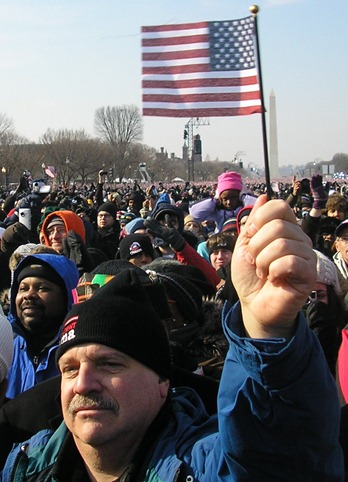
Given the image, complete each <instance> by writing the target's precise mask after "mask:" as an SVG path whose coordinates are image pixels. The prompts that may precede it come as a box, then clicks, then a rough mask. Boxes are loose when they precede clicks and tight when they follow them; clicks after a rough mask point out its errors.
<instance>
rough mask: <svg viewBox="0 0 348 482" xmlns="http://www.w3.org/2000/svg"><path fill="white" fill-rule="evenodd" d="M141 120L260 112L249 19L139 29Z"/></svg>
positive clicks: (252, 20)
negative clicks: (140, 41)
mask: <svg viewBox="0 0 348 482" xmlns="http://www.w3.org/2000/svg"><path fill="white" fill-rule="evenodd" d="M142 87H143V115H147V116H162V117H220V116H235V115H248V114H254V113H260V112H262V106H261V96H260V87H259V83H258V77H257V67H256V61H255V55H254V19H253V17H252V16H250V17H246V18H241V19H237V20H229V21H216V22H198V23H186V24H178V25H159V26H154V27H142Z"/></svg>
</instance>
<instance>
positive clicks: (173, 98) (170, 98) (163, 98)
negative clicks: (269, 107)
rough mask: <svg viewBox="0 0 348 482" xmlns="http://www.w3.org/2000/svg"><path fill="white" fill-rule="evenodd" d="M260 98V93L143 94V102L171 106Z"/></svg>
mask: <svg viewBox="0 0 348 482" xmlns="http://www.w3.org/2000/svg"><path fill="white" fill-rule="evenodd" d="M259 98H260V93H259V92H258V91H256V92H237V93H228V92H226V93H217V94H185V95H162V94H161V95H156V94H144V95H143V102H169V103H173V104H181V103H182V104H185V103H186V102H217V103H218V102H239V101H243V100H256V99H259Z"/></svg>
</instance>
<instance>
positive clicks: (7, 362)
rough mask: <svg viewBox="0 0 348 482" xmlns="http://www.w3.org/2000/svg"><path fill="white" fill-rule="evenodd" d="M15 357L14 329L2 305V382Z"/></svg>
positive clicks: (0, 363)
mask: <svg viewBox="0 0 348 482" xmlns="http://www.w3.org/2000/svg"><path fill="white" fill-rule="evenodd" d="M12 358H13V331H12V327H11V323H10V322H9V321H8V319H7V318H6V316H5V315H4V312H3V310H2V307H1V306H0V382H2V381H3V380H4V379H5V378H6V377H7V374H8V371H9V368H10V366H11V363H12Z"/></svg>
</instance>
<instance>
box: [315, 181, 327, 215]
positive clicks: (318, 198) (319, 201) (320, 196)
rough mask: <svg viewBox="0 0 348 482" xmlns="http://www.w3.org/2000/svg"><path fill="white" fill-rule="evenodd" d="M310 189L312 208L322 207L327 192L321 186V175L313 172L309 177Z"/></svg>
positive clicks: (323, 206) (324, 204)
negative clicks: (310, 177) (312, 199)
mask: <svg viewBox="0 0 348 482" xmlns="http://www.w3.org/2000/svg"><path fill="white" fill-rule="evenodd" d="M311 189H312V193H313V198H314V203H313V208H314V209H324V208H325V206H326V201H327V194H326V192H325V189H324V186H323V176H321V175H320V174H315V175H314V176H312V179H311Z"/></svg>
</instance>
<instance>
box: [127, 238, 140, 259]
mask: <svg viewBox="0 0 348 482" xmlns="http://www.w3.org/2000/svg"><path fill="white" fill-rule="evenodd" d="M142 251H143V248H142V247H141V246H140V244H139V243H138V242H137V241H134V243H132V244H131V245H130V246H129V254H130V255H131V256H134V255H136V254H139V253H141V252H142Z"/></svg>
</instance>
